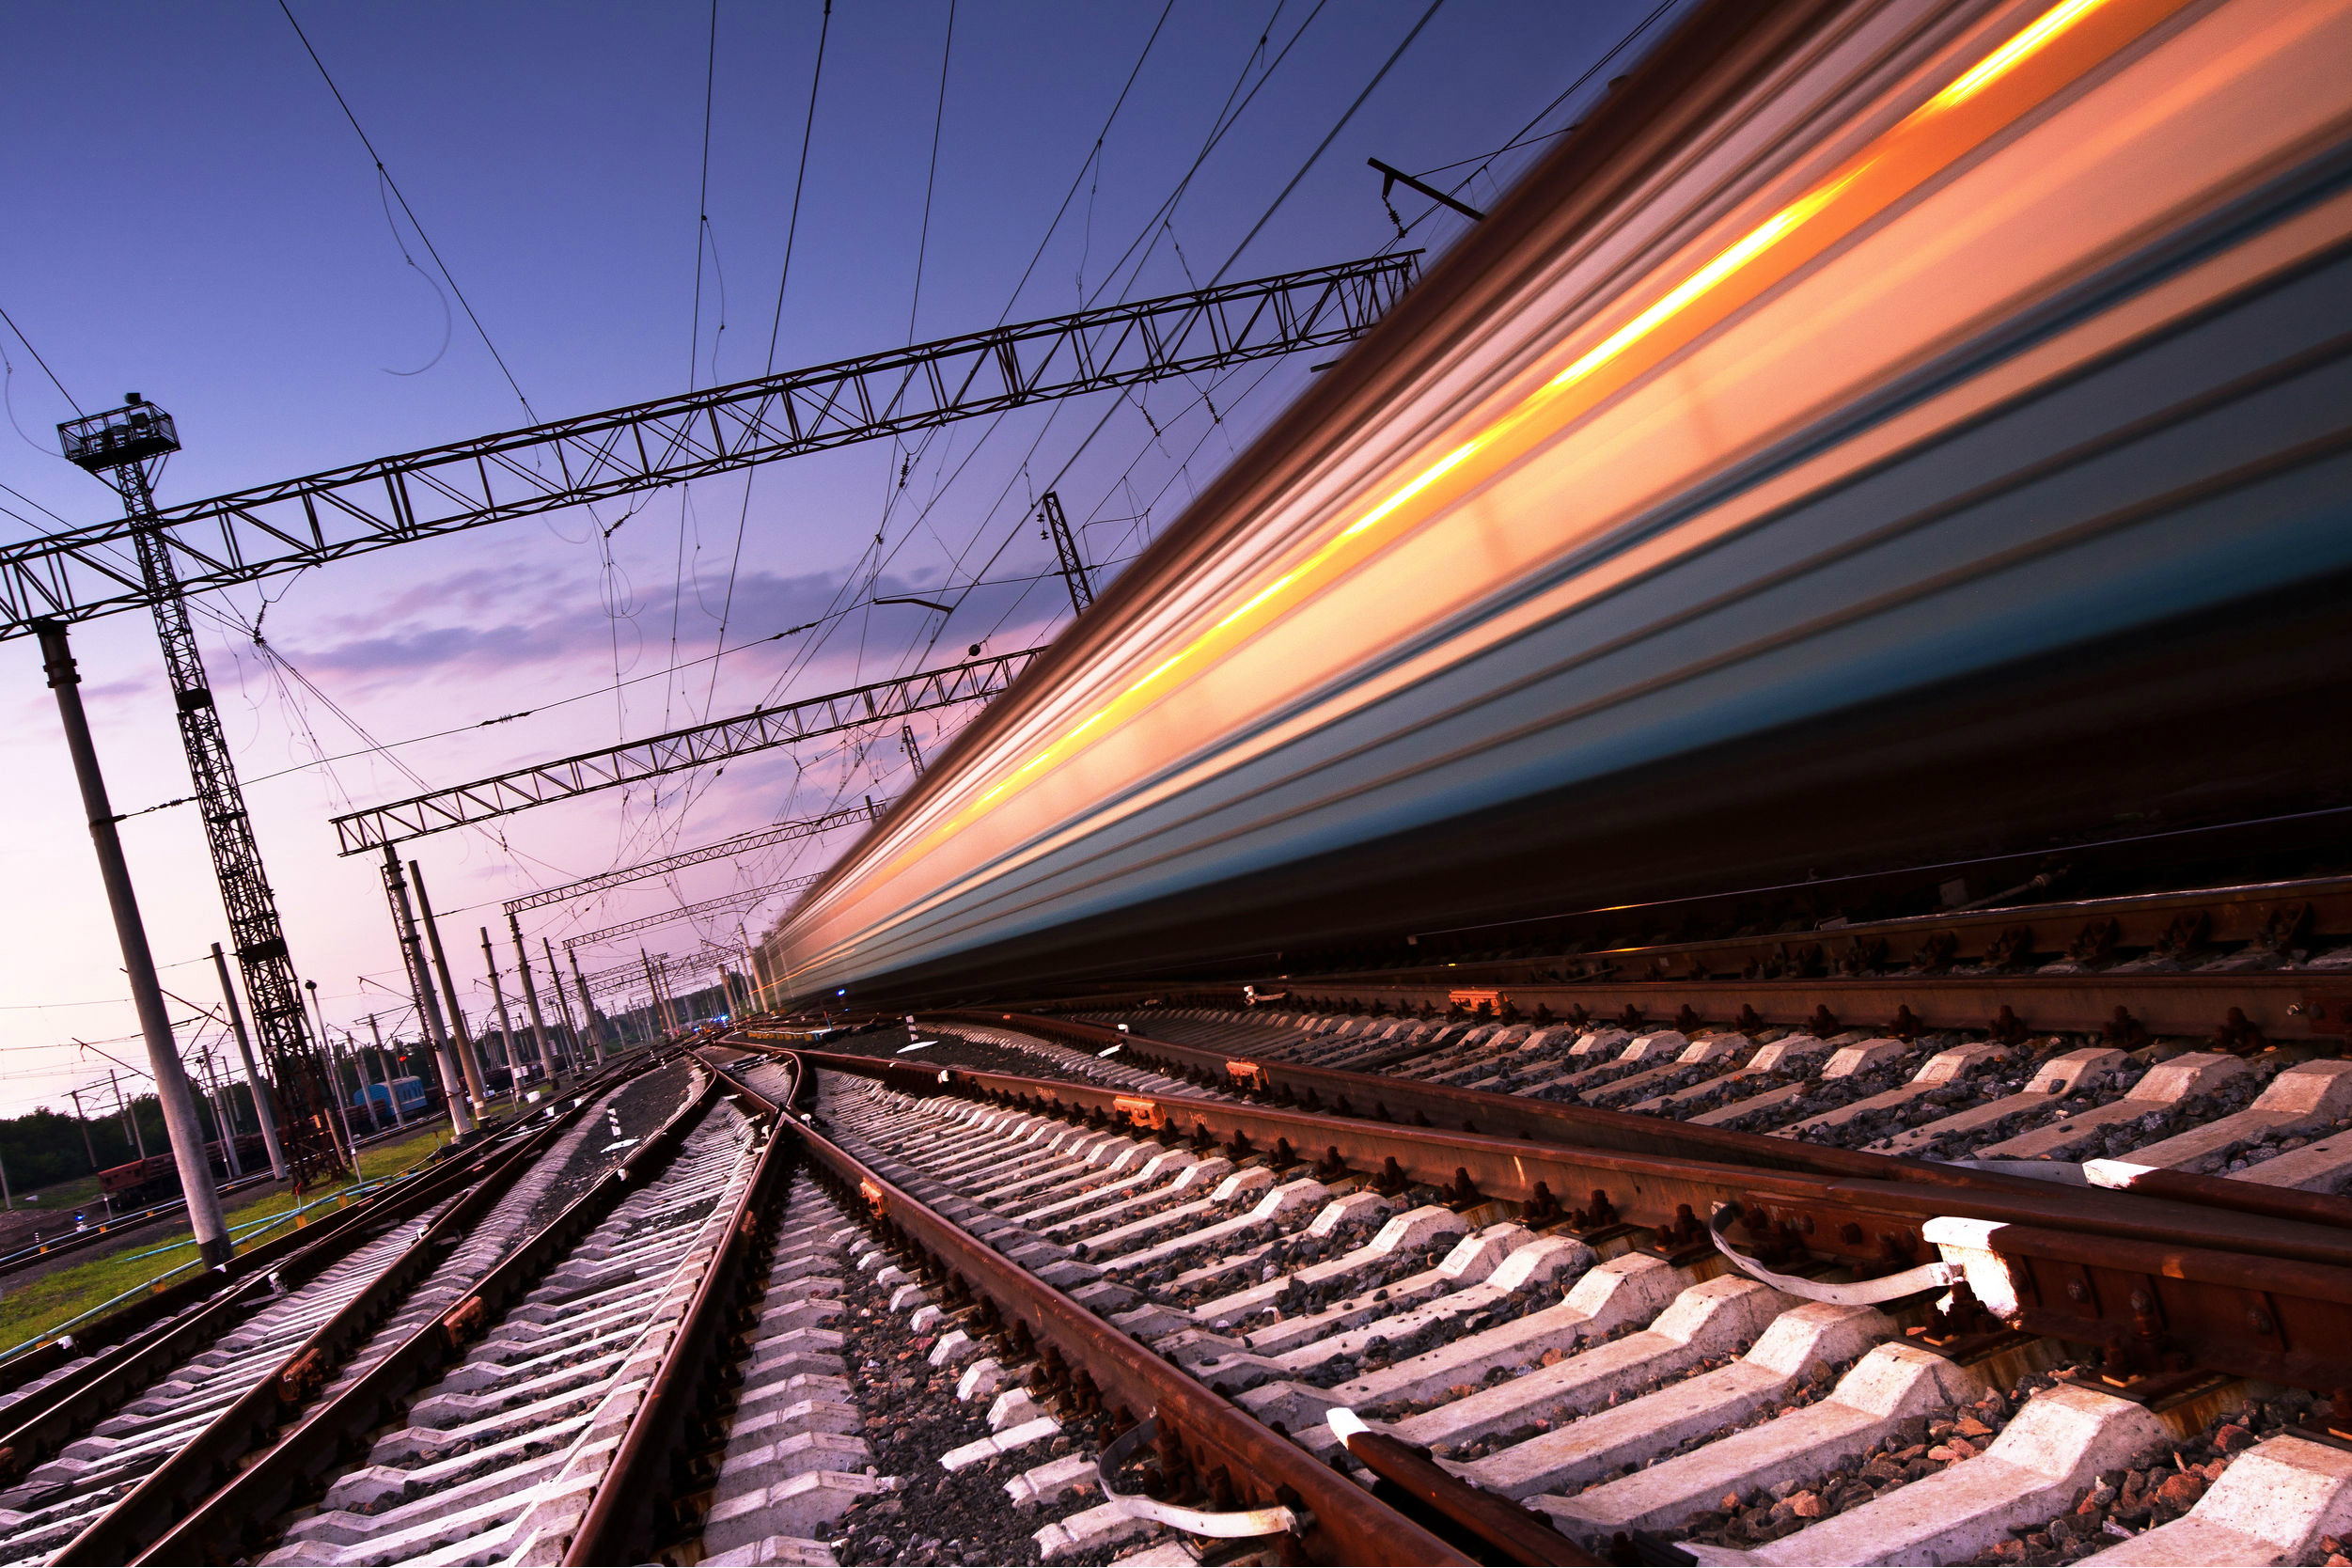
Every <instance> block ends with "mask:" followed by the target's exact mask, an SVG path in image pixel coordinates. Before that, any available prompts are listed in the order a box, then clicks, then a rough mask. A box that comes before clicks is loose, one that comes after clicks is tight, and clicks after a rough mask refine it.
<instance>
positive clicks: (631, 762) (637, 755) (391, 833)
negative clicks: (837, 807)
mask: <svg viewBox="0 0 2352 1568" xmlns="http://www.w3.org/2000/svg"><path fill="white" fill-rule="evenodd" d="M1041 651H1043V650H1041V649H1036V648H1024V649H1021V650H1019V651H1016V652H1011V653H993V654H990V655H989V656H987V657H986V658H980V659H973V660H969V661H967V662H966V663H964V664H960V665H949V666H947V667H946V668H944V669H933V670H925V671H923V672H921V673H919V674H916V675H907V676H902V677H900V678H899V679H898V680H895V681H880V682H875V683H874V684H872V685H870V686H853V687H851V688H850V689H849V690H847V691H841V692H834V693H832V694H830V695H829V696H825V697H812V698H806V699H804V700H802V701H799V702H787V703H782V704H779V705H778V706H776V707H774V708H760V709H757V710H755V711H753V712H751V713H745V714H743V715H742V716H741V717H738V718H729V719H719V720H717V721H715V722H713V723H711V724H702V725H697V726H695V727H694V728H693V729H673V730H671V731H670V732H669V733H668V734H666V735H655V736H653V737H652V738H651V739H649V740H643V741H631V742H630V743H629V744H628V745H617V746H607V747H605V748H604V749H603V750H601V751H586V752H582V753H581V754H580V755H578V756H576V757H565V758H562V759H560V760H557V761H553V762H541V763H538V764H536V765H535V766H532V767H527V768H518V769H516V770H515V771H514V772H512V773H503V774H499V775H497V776H494V777H491V778H478V779H476V780H475V781H474V782H473V783H471V784H460V785H457V786H456V787H454V788H452V789H447V790H436V791H434V792H432V793H431V794H423V795H413V796H411V797H410V798H409V799H407V800H396V801H393V802H392V803H391V804H389V805H387V806H373V807H369V808H368V809H366V810H364V811H353V812H351V813H349V814H347V815H344V816H340V817H337V818H336V819H335V832H336V836H337V838H338V839H340V840H341V841H342V846H343V848H342V853H343V854H345V855H358V854H360V853H362V852H363V851H366V850H370V849H376V848H379V847H381V846H383V845H384V844H394V843H399V842H400V841H402V840H403V839H418V838H422V837H424V836H425V835H426V834H428V833H439V832H442V831H444V830H445V829H447V828H452V827H463V826H464V825H465V824H466V823H478V822H487V821H489V820H490V819H491V818H493V817H504V816H509V815H510V814H512V813H513V812H516V811H525V810H528V809H529V808H532V807H534V806H544V805H546V804H548V803H549V802H550V801H557V800H570V799H572V797H573V796H575V795H584V794H588V793H592V792H595V791H598V790H610V789H613V788H616V787H617V786H619V785H622V784H633V783H635V782H636V781H637V780H638V779H641V778H658V777H660V776H662V775H664V774H669V773H677V772H680V771H681V770H682V769H685V768H697V767H700V766H702V765H703V764H704V763H706V762H723V761H725V760H728V759H729V758H730V757H741V756H744V755H745V753H747V752H754V751H765V750H767V749H768V748H770V747H771V746H779V745H792V743H793V742H795V741H805V740H809V739H812V738H814V737H816V736H819V735H829V734H832V733H834V732H836V731H838V730H842V729H855V728H857V727H858V726H859V725H865V724H874V723H877V722H881V721H884V720H888V719H896V718H902V717H904V716H905V715H907V714H909V713H926V712H929V711H930V710H932V709H933V708H949V707H953V706H954V705H955V704H957V703H959V702H977V701H984V700H986V699H987V698H992V697H995V696H996V695H997V694H998V693H999V692H1002V691H1003V690H1004V689H1005V688H1006V687H1008V686H1010V685H1011V684H1012V681H1013V677H1015V676H1017V675H1019V674H1020V673H1021V671H1022V670H1024V669H1025V668H1027V666H1028V662H1029V661H1030V660H1031V659H1033V658H1035V657H1036V656H1037V655H1038V654H1039V653H1040V652H1041Z"/></svg>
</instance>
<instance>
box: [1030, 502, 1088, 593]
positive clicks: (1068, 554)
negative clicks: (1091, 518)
mask: <svg viewBox="0 0 2352 1568" xmlns="http://www.w3.org/2000/svg"><path fill="white" fill-rule="evenodd" d="M1037 510H1039V511H1040V512H1042V513H1043V514H1044V517H1045V526H1044V527H1043V528H1041V529H1040V530H1038V531H1039V532H1040V533H1042V534H1043V535H1044V536H1045V537H1047V538H1049V539H1051V540H1052V541H1054V559H1055V560H1056V561H1057V562H1058V563H1059V565H1058V570H1059V571H1060V572H1061V582H1062V586H1063V587H1064V588H1068V589H1069V590H1070V608H1071V610H1072V612H1073V613H1074V614H1077V615H1084V614H1086V612H1087V611H1088V610H1090V609H1091V608H1093V607H1094V581H1093V579H1092V578H1091V577H1090V576H1089V575H1088V574H1087V567H1086V557H1084V556H1081V555H1080V554H1078V536H1077V535H1076V534H1074V533H1073V532H1071V529H1070V519H1069V518H1068V517H1067V516H1065V515H1064V514H1063V512H1062V510H1061V497H1060V496H1059V495H1058V494H1055V493H1054V492H1052V491H1050V490H1049V491H1047V492H1046V493H1045V494H1043V495H1040V496H1039V497H1038V498H1037Z"/></svg>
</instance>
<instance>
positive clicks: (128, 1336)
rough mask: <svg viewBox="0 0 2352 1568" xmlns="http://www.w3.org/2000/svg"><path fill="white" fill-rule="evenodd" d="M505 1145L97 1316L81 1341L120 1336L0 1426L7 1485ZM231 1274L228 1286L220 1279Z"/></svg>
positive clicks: (49, 1352) (41, 1355) (59, 1354)
mask: <svg viewBox="0 0 2352 1568" xmlns="http://www.w3.org/2000/svg"><path fill="white" fill-rule="evenodd" d="M498 1147H499V1145H498V1143H497V1142H496V1141H495V1140H488V1141H485V1142H483V1143H480V1144H478V1145H477V1146H476V1147H475V1148H474V1149H472V1150H469V1151H465V1152H463V1153H462V1154H461V1156H460V1157H459V1158H457V1159H455V1160H449V1161H446V1162H444V1163H443V1164H442V1166H441V1167H440V1168H439V1169H437V1170H431V1171H428V1172H425V1173H423V1174H421V1175H420V1176H418V1177H416V1178H412V1179H411V1180H410V1181H407V1182H403V1183H400V1184H398V1185H395V1186H391V1187H387V1188H384V1189H383V1190H382V1191H379V1192H377V1193H374V1194H371V1195H370V1196H369V1197H368V1198H365V1199H362V1200H359V1201H358V1202H356V1203H353V1205H352V1206H351V1207H350V1208H348V1209H345V1210H343V1211H341V1212H340V1213H337V1214H336V1215H331V1216H329V1217H328V1218H327V1219H326V1220H324V1221H322V1222H321V1224H320V1225H318V1226H314V1227H308V1228H306V1229H305V1230H301V1231H293V1232H291V1233H290V1234H288V1235H284V1236H280V1237H278V1238H276V1239H275V1240H274V1241H271V1242H266V1243H264V1244H263V1245H261V1246H260V1247H256V1248H254V1249H253V1250H252V1251H250V1252H243V1253H240V1254H238V1255H237V1256H236V1257H235V1258H233V1259H231V1260H230V1261H229V1262H228V1263H227V1265H225V1266H224V1267H222V1268H218V1269H212V1270H207V1271H205V1272H204V1273H202V1274H199V1275H198V1276H196V1278H193V1279H190V1280H186V1281H183V1282H181V1283H180V1284H179V1285H176V1286H173V1287H170V1288H169V1289H166V1290H164V1291H160V1292H158V1293H156V1294H154V1295H153V1296H151V1297H149V1299H148V1300H146V1301H143V1302H138V1303H135V1304H133V1305H132V1306H130V1307H127V1308H125V1309H123V1310H122V1311H120V1312H117V1313H114V1314H112V1315H110V1316H109V1317H107V1318H104V1319H102V1320H100V1322H99V1323H98V1324H96V1325H92V1327H91V1329H90V1332H89V1334H88V1335H86V1336H81V1337H79V1338H81V1339H82V1341H83V1345H84V1346H85V1347H86V1344H87V1342H88V1341H89V1339H90V1338H93V1337H100V1336H106V1335H120V1336H122V1338H121V1339H120V1341H118V1343H116V1344H114V1345H113V1346H111V1347H110V1348H109V1349H108V1350H107V1351H106V1352H104V1353H103V1354H102V1355H100V1356H96V1357H95V1358H94V1359H92V1360H91V1361H90V1362H89V1363H88V1364H87V1365H86V1366H83V1367H80V1368H77V1369H75V1370H74V1371H72V1372H68V1373H67V1374H66V1375H65V1376H63V1377H60V1378H58V1379H57V1380H56V1381H55V1382H54V1383H51V1384H50V1385H48V1386H47V1387H45V1388H41V1389H40V1390H39V1392H37V1393H35V1394H33V1395H31V1396H29V1397H28V1398H27V1399H26V1400H25V1401H24V1402H23V1403H21V1404H19V1405H18V1406H15V1407H12V1408H10V1409H9V1410H8V1411H7V1412H6V1416H5V1419H6V1420H7V1422H8V1425H7V1427H6V1428H5V1430H0V1484H5V1483H7V1482H13V1481H15V1480H17V1479H18V1478H20V1477H22V1476H23V1475H24V1473H25V1472H26V1471H28V1470H30V1469H31V1468H32V1467H33V1466H36V1465H39V1464H40V1463H42V1462H43V1461H44V1460H46V1459H48V1458H50V1457H51V1456H52V1455H54V1454H55V1452H56V1451H57V1450H59V1449H61V1448H63V1447H64V1446H65V1445H66V1444H67V1443H69V1442H71V1441H72V1440H73V1438H74V1437H75V1436H77V1435H80V1433H81V1432H83V1431H84V1430H86V1428H87V1427H89V1426H90V1425H92V1424H94V1423H95V1422H97V1421H99V1420H101V1419H104V1417H105V1416H106V1414H107V1413H108V1412H110V1411H112V1410H113V1409H115V1408H116V1407H117V1406H118V1405H119V1404H120V1403H122V1402H123V1400H124V1399H126V1398H128V1397H129V1396H130V1395H131V1394H132V1393H133V1392H135V1391H136V1390H137V1389H139V1388H144V1387H146V1386H147V1385H148V1384H149V1383H150V1382H152V1381H153V1380H154V1378H155V1376H156V1375H157V1374H158V1373H160V1372H163V1371H165V1369H167V1368H169V1367H172V1366H176V1365H178V1364H179V1363H180V1362H181V1361H183V1360H185V1359H187V1357H188V1356H193V1355H195V1354H196V1352H197V1351H198V1350H199V1349H200V1348H201V1347H202V1346H204V1345H206V1344H209V1343H211V1342H212V1341H213V1340H214V1339H216V1338H218V1337H219V1336H220V1335H221V1334H222V1333H224V1332H226V1331H227V1328H228V1326H229V1325H231V1324H233V1323H235V1322H236V1321H237V1319H239V1318H240V1317H242V1316H243V1315H244V1314H245V1313H246V1312H247V1311H248V1310H250V1309H252V1308H253V1307H254V1306H255V1305H256V1303H257V1301H258V1300H260V1299H267V1298H270V1297H272V1296H274V1295H275V1294H278V1293H279V1292H280V1291H283V1290H288V1289H295V1288H299V1287H300V1286H301V1285H303V1284H305V1283H306V1282H308V1281H309V1280H310V1279H312V1278H316V1277H317V1276H319V1275H320V1274H321V1273H323V1272H325V1270H326V1269H328V1268H329V1267H331V1266H332V1265H333V1264H335V1263H336V1262H338V1261H339V1260H341V1259H342V1258H343V1257H344V1256H345V1255H346V1254H348V1253H350V1252H352V1251H353V1250H354V1249H355V1248H357V1247H359V1246H360V1245H362V1244H363V1243H364V1242H366V1241H367V1240H368V1238H369V1237H371V1236H374V1235H379V1234H382V1233H383V1231H384V1229H386V1228H388V1227H389V1226H391V1225H396V1224H399V1223H400V1221H401V1220H403V1219H405V1218H406V1217H408V1216H409V1215H413V1214H415V1213H416V1212H417V1211H418V1210H420V1209H422V1208H424V1207H428V1206H430V1205H431V1204H432V1203H433V1202H436V1201H438V1200H440V1198H441V1197H443V1196H444V1195H446V1194H447V1192H449V1191H450V1190H451V1189H453V1188H455V1187H458V1186H462V1185H463V1184H465V1183H466V1182H467V1181H469V1180H471V1179H472V1178H473V1177H474V1175H475V1174H476V1173H477V1172H478V1168H479V1167H480V1165H481V1164H482V1163H483V1162H484V1161H485V1160H486V1159H487V1158H488V1157H489V1156H491V1155H492V1154H494V1152H497V1149H498ZM224 1275H225V1276H226V1277H227V1280H228V1284H227V1287H226V1288H224V1287H223V1284H222V1282H221V1278H220V1277H221V1276H224ZM158 1320H161V1321H158ZM69 1355H71V1348H69V1347H66V1346H62V1345H53V1346H50V1347H44V1349H42V1350H39V1351H35V1352H33V1353H32V1355H30V1356H24V1357H20V1361H22V1362H27V1363H33V1362H36V1361H37V1358H38V1364H37V1365H36V1366H35V1367H34V1369H33V1370H34V1372H39V1371H45V1370H46V1369H47V1367H49V1366H54V1365H55V1364H56V1363H57V1362H58V1361H61V1360H63V1359H65V1358H66V1356H69Z"/></svg>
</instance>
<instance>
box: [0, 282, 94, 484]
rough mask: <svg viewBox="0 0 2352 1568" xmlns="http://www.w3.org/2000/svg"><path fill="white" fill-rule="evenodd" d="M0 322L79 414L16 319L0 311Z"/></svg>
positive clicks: (75, 403) (69, 396)
mask: <svg viewBox="0 0 2352 1568" xmlns="http://www.w3.org/2000/svg"><path fill="white" fill-rule="evenodd" d="M0 321H5V322H7V323H8V330H9V331H10V332H12V333H14V334H15V335H16V340H17V341H18V342H20V343H22V344H24V352H25V353H29V354H31V355H32V356H33V363H34V364H36V365H38V366H39V367H40V372H41V374H42V375H45V376H47V377H48V378H49V384H50V385H52V386H54V387H55V388H56V389H57V393H58V396H60V397H62V398H64V399H65V400H66V401H67V402H69V403H71V404H73V412H74V413H76V414H79V413H81V412H82V405H81V403H80V401H79V400H76V399H75V397H74V396H73V394H72V393H71V392H68V391H67V390H66V384H65V383H64V382H61V381H59V380H58V379H57V372H56V371H55V370H53V369H51V368H49V361H47V360H46V359H43V358H42V357H41V356H40V351H39V349H37V348H35V347H33V340H32V339H31V338H29V337H25V336H24V328H23V327H21V326H18V325H17V324H16V318H15V317H13V316H11V315H9V314H8V311H7V310H5V309H0ZM8 494H11V495H13V494H16V492H14V491H10V492H9V493H8ZM41 510H44V511H46V510H48V509H47V508H46V507H44V508H42V509H41Z"/></svg>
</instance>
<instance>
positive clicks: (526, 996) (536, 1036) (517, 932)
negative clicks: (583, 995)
mask: <svg viewBox="0 0 2352 1568" xmlns="http://www.w3.org/2000/svg"><path fill="white" fill-rule="evenodd" d="M386 853H389V852H388V851H387V852H386ZM507 930H508V931H510V932H511V933H513V934H514V967H515V972H516V973H517V974H519V975H521V976H522V978H523V1005H524V1007H525V1009H526V1010H527V1011H529V1012H530V1015H531V1043H533V1044H535V1045H537V1046H538V1047H539V1060H540V1065H541V1066H542V1067H543V1068H545V1069H546V1070H547V1083H548V1087H550V1088H553V1087H554V1086H555V1083H556V1058H555V1057H554V1055H553V1054H552V1053H551V1052H549V1050H548V1048H547V1021H546V1019H545V1018H544V1017H543V1016H542V1015H541V1012H540V1011H539V987H538V985H536V984H535V983H533V981H532V980H531V949H528V948H526V947H525V946H524V945H523V922H522V921H521V920H519V919H517V918H516V917H513V916H512V915H510V916H508V917H507Z"/></svg>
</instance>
